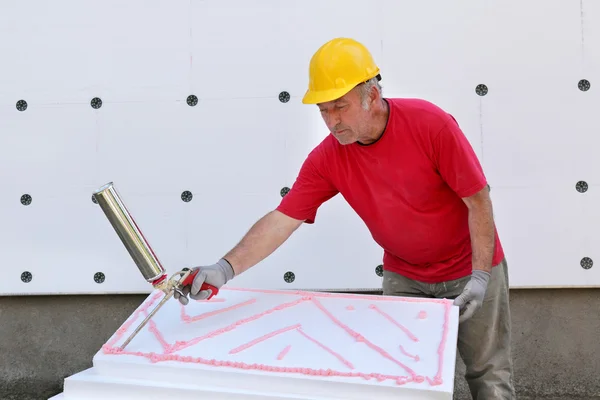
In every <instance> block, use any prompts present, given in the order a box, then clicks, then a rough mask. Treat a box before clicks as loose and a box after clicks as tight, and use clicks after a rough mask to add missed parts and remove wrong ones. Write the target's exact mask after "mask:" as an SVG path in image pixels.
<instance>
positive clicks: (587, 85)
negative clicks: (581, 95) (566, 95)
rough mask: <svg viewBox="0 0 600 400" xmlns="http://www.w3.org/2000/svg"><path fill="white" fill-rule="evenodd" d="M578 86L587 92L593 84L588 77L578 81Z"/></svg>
mask: <svg viewBox="0 0 600 400" xmlns="http://www.w3.org/2000/svg"><path fill="white" fill-rule="evenodd" d="M577 87H578V88H579V90H581V91H582V92H587V91H588V90H590V88H591V87H592V84H591V83H590V81H588V80H587V79H582V80H580V81H579V83H577Z"/></svg>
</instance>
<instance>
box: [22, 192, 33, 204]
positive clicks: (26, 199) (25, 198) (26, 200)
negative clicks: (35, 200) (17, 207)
mask: <svg viewBox="0 0 600 400" xmlns="http://www.w3.org/2000/svg"><path fill="white" fill-rule="evenodd" d="M31 202H32V199H31V196H30V195H28V194H24V195H23V196H21V204H23V205H24V206H28V205H30V204H31Z"/></svg>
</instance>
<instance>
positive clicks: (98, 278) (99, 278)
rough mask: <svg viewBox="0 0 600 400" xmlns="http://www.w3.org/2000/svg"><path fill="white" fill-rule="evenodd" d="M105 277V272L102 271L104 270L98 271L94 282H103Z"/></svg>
mask: <svg viewBox="0 0 600 400" xmlns="http://www.w3.org/2000/svg"><path fill="white" fill-rule="evenodd" d="M104 279H105V276H104V273H102V272H96V273H95V274H94V282H96V283H102V282H104Z"/></svg>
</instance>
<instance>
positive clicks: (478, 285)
mask: <svg viewBox="0 0 600 400" xmlns="http://www.w3.org/2000/svg"><path fill="white" fill-rule="evenodd" d="M490 276H491V274H490V273H489V272H486V271H483V270H480V269H476V270H473V274H472V275H471V280H470V281H469V282H467V284H466V285H465V288H464V289H463V291H462V293H461V294H460V295H459V296H458V297H457V298H456V299H455V300H454V305H455V306H458V307H459V308H460V312H461V314H460V317H459V319H458V322H459V323H461V322H464V321H466V320H468V319H469V318H471V317H472V316H473V314H475V311H477V310H479V309H480V308H481V306H482V304H483V298H484V297H485V292H486V290H487V285H488V281H489V280H490Z"/></svg>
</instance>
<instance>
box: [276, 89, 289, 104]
mask: <svg viewBox="0 0 600 400" xmlns="http://www.w3.org/2000/svg"><path fill="white" fill-rule="evenodd" d="M290 98H291V96H290V94H289V93H288V92H286V91H283V92H281V93H279V101H280V102H282V103H287V102H288V101H290Z"/></svg>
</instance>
